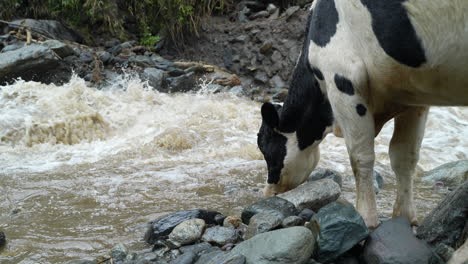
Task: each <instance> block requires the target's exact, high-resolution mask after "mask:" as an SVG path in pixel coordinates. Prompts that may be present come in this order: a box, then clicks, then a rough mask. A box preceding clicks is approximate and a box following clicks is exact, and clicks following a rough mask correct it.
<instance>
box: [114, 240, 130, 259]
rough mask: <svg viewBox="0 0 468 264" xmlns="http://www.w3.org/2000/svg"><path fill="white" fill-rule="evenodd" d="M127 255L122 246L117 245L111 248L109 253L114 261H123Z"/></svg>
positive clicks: (125, 249)
mask: <svg viewBox="0 0 468 264" xmlns="http://www.w3.org/2000/svg"><path fill="white" fill-rule="evenodd" d="M127 255H128V251H127V248H125V246H124V245H122V244H118V245H117V246H115V247H113V248H112V250H111V253H110V256H111V258H112V259H113V260H114V261H124V260H125V258H126V257H127Z"/></svg>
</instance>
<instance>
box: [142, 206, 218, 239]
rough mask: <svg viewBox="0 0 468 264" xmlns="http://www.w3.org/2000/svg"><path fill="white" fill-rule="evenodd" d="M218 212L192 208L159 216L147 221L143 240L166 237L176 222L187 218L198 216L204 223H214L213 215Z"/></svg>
mask: <svg viewBox="0 0 468 264" xmlns="http://www.w3.org/2000/svg"><path fill="white" fill-rule="evenodd" d="M218 214H220V213H219V212H216V211H208V210H203V209H193V210H185V211H179V212H177V213H173V214H168V215H164V216H161V217H160V218H158V219H156V220H154V221H152V222H150V223H149V227H148V230H147V231H146V233H145V241H146V242H148V243H149V244H154V243H155V242H156V241H157V240H158V239H160V238H166V237H167V236H168V235H169V234H170V233H171V232H172V230H173V229H174V228H175V227H176V226H177V225H178V224H180V223H182V222H184V221H186V220H189V219H194V218H199V219H203V220H205V223H206V224H209V225H210V224H215V223H216V221H215V216H216V215H218Z"/></svg>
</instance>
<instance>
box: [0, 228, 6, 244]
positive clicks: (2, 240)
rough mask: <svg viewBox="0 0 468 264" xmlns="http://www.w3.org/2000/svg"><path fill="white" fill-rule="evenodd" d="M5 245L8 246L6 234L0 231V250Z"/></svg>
mask: <svg viewBox="0 0 468 264" xmlns="http://www.w3.org/2000/svg"><path fill="white" fill-rule="evenodd" d="M5 245H6V237H5V233H3V232H2V231H0V248H2V247H4V246H5Z"/></svg>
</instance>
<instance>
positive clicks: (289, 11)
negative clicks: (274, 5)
mask: <svg viewBox="0 0 468 264" xmlns="http://www.w3.org/2000/svg"><path fill="white" fill-rule="evenodd" d="M300 9H301V8H300V7H299V6H291V7H289V8H288V9H286V11H284V15H283V16H284V17H285V18H286V20H288V19H289V18H290V17H292V15H294V14H295V13H296V12H297V11H299V10H300Z"/></svg>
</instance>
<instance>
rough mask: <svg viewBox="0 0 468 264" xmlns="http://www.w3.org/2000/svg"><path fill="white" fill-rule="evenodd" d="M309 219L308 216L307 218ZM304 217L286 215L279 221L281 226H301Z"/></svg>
mask: <svg viewBox="0 0 468 264" xmlns="http://www.w3.org/2000/svg"><path fill="white" fill-rule="evenodd" d="M309 219H310V218H309ZM304 222H305V221H304V219H302V217H299V216H294V215H293V216H288V217H286V218H285V219H283V221H282V222H281V226H282V227H283V228H288V227H293V226H301V225H304Z"/></svg>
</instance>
